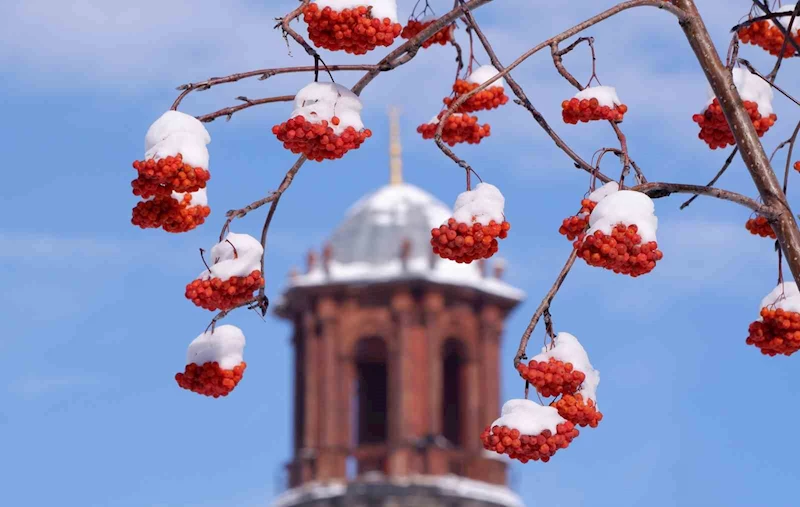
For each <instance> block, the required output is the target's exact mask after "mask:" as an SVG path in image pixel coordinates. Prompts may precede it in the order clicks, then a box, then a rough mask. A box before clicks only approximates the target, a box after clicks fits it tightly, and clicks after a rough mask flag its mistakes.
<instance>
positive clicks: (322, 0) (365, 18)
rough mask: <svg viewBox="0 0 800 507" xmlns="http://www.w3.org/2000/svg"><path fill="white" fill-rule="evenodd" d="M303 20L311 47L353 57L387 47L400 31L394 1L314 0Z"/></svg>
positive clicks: (307, 8) (400, 26) (308, 6)
mask: <svg viewBox="0 0 800 507" xmlns="http://www.w3.org/2000/svg"><path fill="white" fill-rule="evenodd" d="M303 21H305V22H306V24H307V25H308V38H309V39H311V42H313V43H314V45H315V46H317V47H318V48H324V49H328V50H330V51H344V52H345V53H350V54H353V55H363V54H366V53H367V52H369V51H372V50H373V49H375V48H376V47H378V46H384V47H388V46H391V45H392V43H393V42H394V39H395V38H396V37H397V36H398V35H400V32H401V31H402V29H403V27H402V25H400V24H399V23H398V22H397V2H396V1H395V0H314V2H312V3H310V4H308V5H307V6H306V7H305V8H304V9H303Z"/></svg>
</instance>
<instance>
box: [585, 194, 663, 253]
mask: <svg viewBox="0 0 800 507" xmlns="http://www.w3.org/2000/svg"><path fill="white" fill-rule="evenodd" d="M655 209H656V208H655V204H653V200H652V199H650V198H649V197H648V196H646V195H645V194H643V193H641V192H635V191H633V190H620V191H618V192H614V193H612V194H609V195H608V196H607V197H605V198H604V199H603V200H602V201H600V202H599V203H597V206H596V207H595V208H594V211H592V214H591V215H590V216H589V230H588V231H587V232H586V235H587V236H588V235H590V234H594V233H595V231H601V232H602V233H603V234H605V235H610V234H611V231H612V230H613V229H614V227H616V226H617V224H623V225H636V226H637V227H638V228H639V236H641V238H642V244H644V243H649V242H651V241H656V230H657V229H658V218H656V215H655Z"/></svg>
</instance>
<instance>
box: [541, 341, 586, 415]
mask: <svg viewBox="0 0 800 507" xmlns="http://www.w3.org/2000/svg"><path fill="white" fill-rule="evenodd" d="M551 357H552V358H553V359H556V360H558V361H561V362H564V363H572V366H573V367H574V368H575V369H576V370H578V371H581V372H583V373H584V374H585V375H586V378H585V379H584V381H583V384H581V388H580V389H578V392H579V393H580V394H581V395H582V396H583V399H584V401H586V400H592V401H594V402H595V405H596V404H597V385H598V384H599V383H600V372H599V371H597V370H595V369H594V368H592V363H590V362H589V354H587V353H586V350H585V349H584V348H583V346H582V345H581V343H580V342H579V341H578V339H577V338H575V337H574V336H573V335H571V334H569V333H558V334H557V335H556V337H555V339H554V340H553V348H548V347H543V348H542V353H541V354H538V355H537V356H536V357H534V358H533V360H534V361H538V362H547V361H549V360H550V358H551Z"/></svg>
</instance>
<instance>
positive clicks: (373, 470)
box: [275, 110, 524, 507]
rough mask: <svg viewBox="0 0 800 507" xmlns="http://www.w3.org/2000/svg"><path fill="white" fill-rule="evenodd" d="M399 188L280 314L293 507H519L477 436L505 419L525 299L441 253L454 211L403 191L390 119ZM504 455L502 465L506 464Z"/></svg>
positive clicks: (286, 299) (394, 185) (501, 468)
mask: <svg viewBox="0 0 800 507" xmlns="http://www.w3.org/2000/svg"><path fill="white" fill-rule="evenodd" d="M391 119H392V122H391V139H392V142H391V145H390V155H391V164H390V166H391V178H390V184H389V185H387V186H385V187H383V188H381V189H379V190H378V191H376V192H374V193H372V194H370V195H368V196H366V197H364V198H362V199H361V200H360V201H358V202H357V203H356V204H355V205H353V207H352V208H351V209H350V210H349V212H348V213H347V216H346V217H345V220H344V222H343V223H342V225H341V226H340V227H339V228H338V229H337V230H336V231H335V232H334V233H333V235H332V237H331V238H330V241H329V243H328V244H327V245H326V246H325V247H324V248H323V251H322V255H320V256H319V257H318V256H317V255H315V254H314V253H313V252H312V253H309V257H308V266H307V269H306V272H305V273H304V274H297V273H293V274H292V275H291V276H290V281H289V286H288V288H287V290H286V292H285V293H284V295H283V297H282V299H281V301H280V302H279V304H278V305H277V306H278V309H277V314H278V315H279V316H280V317H282V318H285V319H287V320H290V321H291V322H292V323H293V325H294V335H293V344H294V350H295V380H294V386H295V394H294V457H293V459H292V461H291V462H290V463H289V464H288V465H287V470H288V475H289V487H290V489H289V491H287V492H286V493H284V494H283V495H282V496H281V497H279V498H278V500H277V501H276V503H275V505H279V506H281V507H289V506H297V507H300V506H303V507H305V506H314V507H333V506H353V507H361V506H364V507H366V506H370V507H372V506H376V507H384V506H390V505H391V506H397V507H400V506H428V507H439V506H448V507H467V506H469V507H479V506H487V507H488V506H495V507H498V506H521V505H522V504H521V502H520V500H519V498H518V497H517V496H516V495H514V494H513V493H512V492H511V491H510V490H509V489H507V488H506V486H505V484H506V467H507V462H506V461H505V460H504V459H499V458H498V455H497V454H494V453H487V452H486V451H484V450H483V447H482V445H481V442H480V439H479V434H480V432H481V431H482V430H483V428H484V427H485V426H486V425H487V424H489V423H491V422H492V421H493V420H494V419H495V418H497V417H498V416H499V410H500V398H499V396H500V385H499V381H500V373H499V368H500V357H499V350H500V340H501V334H502V330H503V323H504V320H505V318H506V317H507V316H508V314H509V312H511V310H512V309H513V308H514V307H515V306H516V305H517V304H518V303H519V302H520V301H521V300H522V298H523V297H524V294H523V293H522V292H521V291H519V290H518V289H515V288H514V287H512V286H510V285H509V284H507V283H505V282H504V281H502V280H501V276H502V270H503V269H502V265H501V264H500V263H499V262H495V266H494V269H493V270H492V273H491V274H489V273H487V266H486V265H485V264H479V263H473V264H456V263H455V262H451V261H447V260H443V259H440V258H438V257H437V256H435V255H434V254H433V253H432V251H431V248H430V246H429V241H430V231H431V229H432V228H433V227H437V226H438V225H440V224H441V223H442V222H444V221H445V220H446V219H447V218H448V217H449V216H450V210H449V209H448V208H447V207H446V206H445V205H444V204H442V203H441V202H439V201H438V200H437V199H436V198H434V197H433V196H431V195H430V194H428V193H426V192H424V191H423V190H421V189H419V188H417V187H415V186H412V185H409V184H406V183H403V181H402V169H401V159H400V143H399V126H398V118H397V112H396V110H393V114H392V115H391ZM501 458H502V457H501Z"/></svg>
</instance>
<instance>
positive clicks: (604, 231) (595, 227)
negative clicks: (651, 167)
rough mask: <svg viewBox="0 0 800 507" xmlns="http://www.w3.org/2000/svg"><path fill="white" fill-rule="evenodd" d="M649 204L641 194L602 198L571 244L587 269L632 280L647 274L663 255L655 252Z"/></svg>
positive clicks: (614, 194)
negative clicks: (603, 270)
mask: <svg viewBox="0 0 800 507" xmlns="http://www.w3.org/2000/svg"><path fill="white" fill-rule="evenodd" d="M654 212H655V205H654V204H653V201H652V200H651V199H650V198H649V197H648V196H646V195H645V194H643V193H641V192H635V191H632V190H619V191H617V192H611V193H609V194H608V195H606V196H605V197H604V198H603V199H602V200H601V201H600V202H599V203H597V206H595V208H594V210H592V214H591V215H590V216H589V229H588V230H587V231H586V233H585V234H581V235H580V236H578V239H577V240H576V241H575V242H574V243H573V245H574V247H575V248H576V249H577V250H578V256H579V257H581V258H582V259H583V260H585V261H586V263H587V264H589V265H590V266H597V267H601V268H604V269H610V270H612V271H614V272H615V273H620V274H624V275H630V276H633V277H636V276H640V275H643V274H645V273H649V272H650V271H652V270H653V268H655V266H656V262H658V261H660V260H661V258H662V257H663V254H662V253H661V251H660V250H658V243H657V242H656V229H657V228H658V218H656V216H655V214H654Z"/></svg>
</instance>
